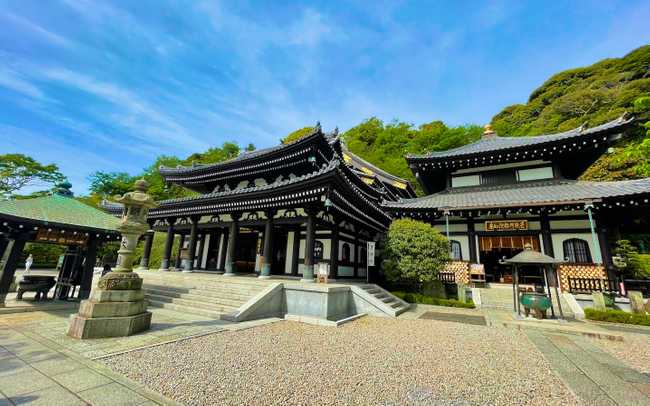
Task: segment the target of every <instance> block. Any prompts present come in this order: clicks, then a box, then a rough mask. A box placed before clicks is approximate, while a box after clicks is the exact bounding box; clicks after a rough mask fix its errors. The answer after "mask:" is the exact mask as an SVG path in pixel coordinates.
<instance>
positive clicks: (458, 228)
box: [433, 224, 467, 234]
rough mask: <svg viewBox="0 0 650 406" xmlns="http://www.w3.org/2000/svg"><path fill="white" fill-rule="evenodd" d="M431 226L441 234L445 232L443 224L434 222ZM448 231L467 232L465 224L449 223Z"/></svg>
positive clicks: (445, 228) (445, 227)
mask: <svg viewBox="0 0 650 406" xmlns="http://www.w3.org/2000/svg"><path fill="white" fill-rule="evenodd" d="M433 228H435V229H436V230H438V231H440V232H441V233H442V234H445V233H446V232H447V226H446V225H444V224H436V225H435V226H433ZM449 232H450V233H453V232H461V233H463V232H467V224H449Z"/></svg>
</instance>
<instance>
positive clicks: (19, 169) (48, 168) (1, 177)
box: [0, 154, 66, 196]
mask: <svg viewBox="0 0 650 406" xmlns="http://www.w3.org/2000/svg"><path fill="white" fill-rule="evenodd" d="M64 180H66V177H65V176H64V175H63V174H62V173H61V172H59V167H58V166H57V165H55V164H49V165H43V164H41V163H40V162H38V161H36V160H35V159H34V158H32V157H29V156H27V155H23V154H3V155H0V195H5V196H9V195H11V194H12V193H14V192H16V191H18V190H20V189H22V188H24V187H26V186H44V185H52V184H55V183H59V182H63V181H64Z"/></svg>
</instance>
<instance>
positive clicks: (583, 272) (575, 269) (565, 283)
mask: <svg viewBox="0 0 650 406" xmlns="http://www.w3.org/2000/svg"><path fill="white" fill-rule="evenodd" d="M558 274H559V278H560V288H561V289H562V291H563V292H568V291H569V277H571V278H595V279H606V278H607V274H606V273H605V267H604V266H602V265H596V264H562V265H560V266H559V267H558Z"/></svg>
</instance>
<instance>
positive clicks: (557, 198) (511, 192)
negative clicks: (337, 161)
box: [382, 178, 650, 210]
mask: <svg viewBox="0 0 650 406" xmlns="http://www.w3.org/2000/svg"><path fill="white" fill-rule="evenodd" d="M644 194H650V178H645V179H635V180H624V181H615V182H586V181H567V180H563V181H545V182H534V183H529V184H521V183H519V184H512V185H501V186H493V187H476V188H460V189H449V190H446V191H444V192H440V193H434V194H432V195H428V196H424V197H419V198H415V199H401V200H399V201H397V202H383V203H382V206H384V207H386V208H390V209H413V210H417V209H438V210H444V209H447V210H452V209H453V210H459V209H488V208H501V207H521V206H542V205H553V204H570V203H580V202H589V201H598V200H600V199H605V198H616V197H625V196H634V195H644ZM646 203H647V202H646Z"/></svg>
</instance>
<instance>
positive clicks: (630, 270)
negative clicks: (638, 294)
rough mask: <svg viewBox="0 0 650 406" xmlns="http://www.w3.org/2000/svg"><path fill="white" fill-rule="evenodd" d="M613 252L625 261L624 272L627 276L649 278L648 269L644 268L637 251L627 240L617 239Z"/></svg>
mask: <svg viewBox="0 0 650 406" xmlns="http://www.w3.org/2000/svg"><path fill="white" fill-rule="evenodd" d="M614 252H615V253H616V255H618V256H620V257H621V258H622V259H623V260H624V261H625V264H626V266H625V269H624V272H625V274H626V275H627V276H628V277H631V278H633V279H648V278H650V270H648V269H646V267H645V264H644V263H643V261H642V259H641V256H640V255H639V251H638V250H637V248H636V247H635V246H634V245H633V244H632V243H631V242H630V241H629V240H619V241H618V242H617V243H616V248H614Z"/></svg>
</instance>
